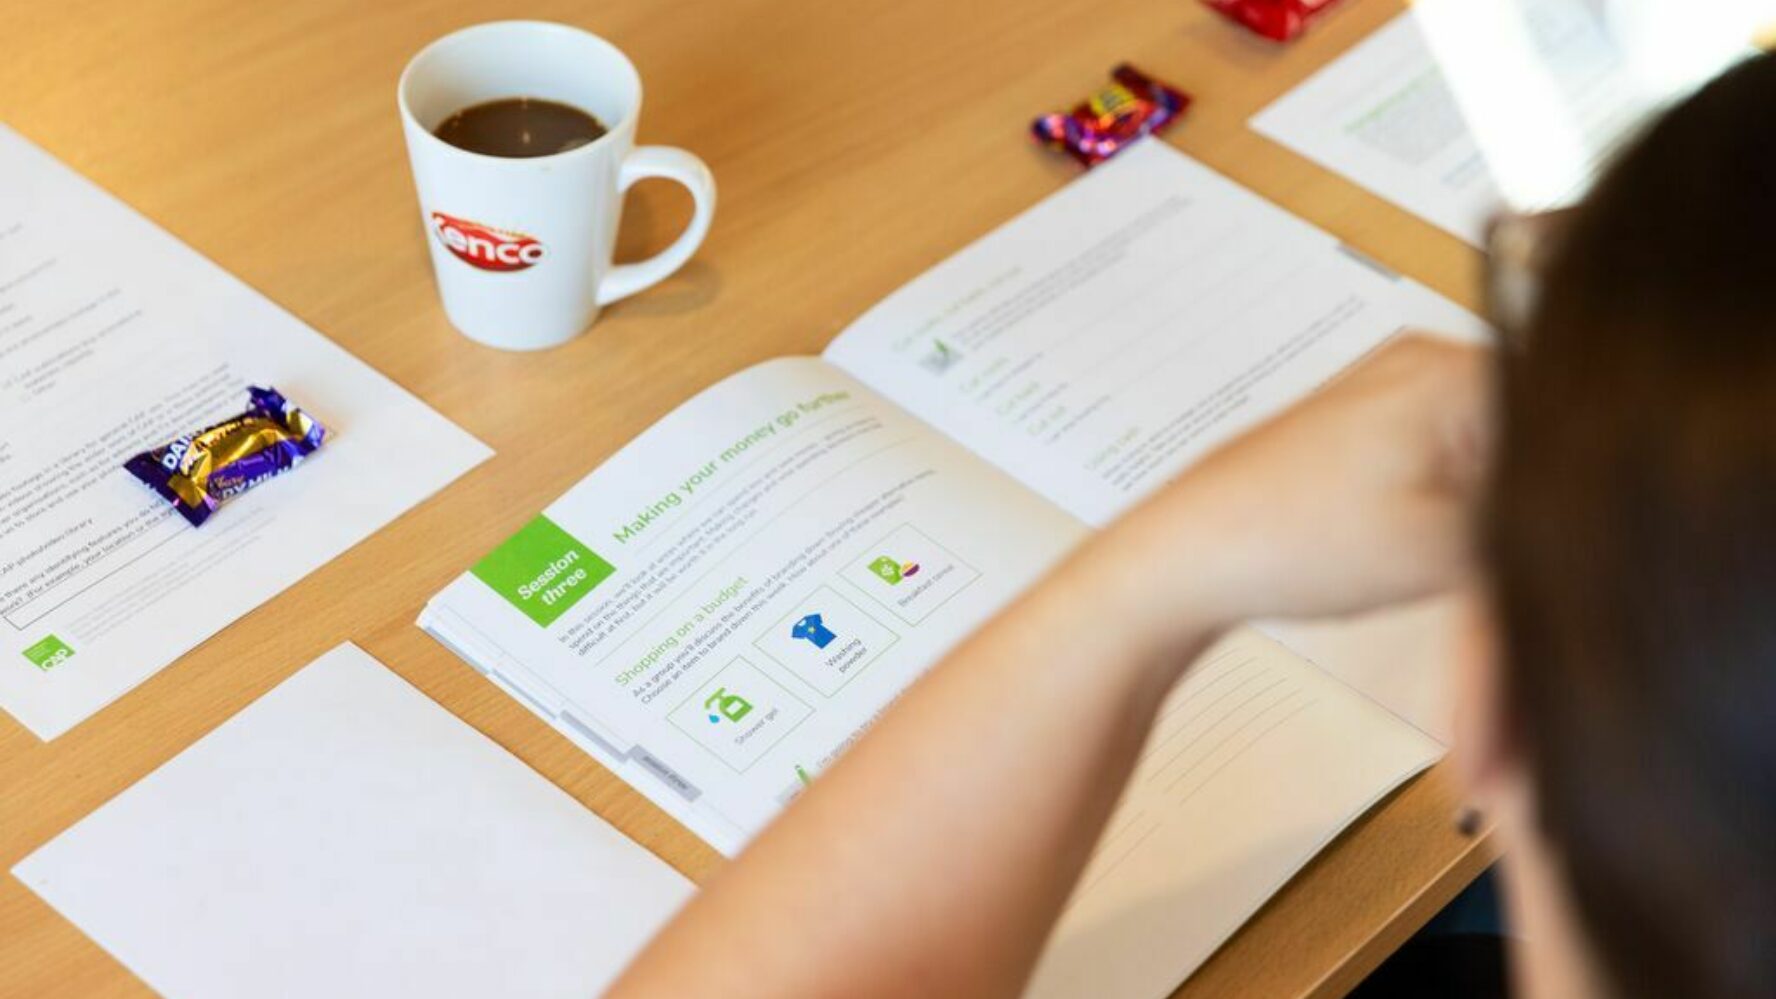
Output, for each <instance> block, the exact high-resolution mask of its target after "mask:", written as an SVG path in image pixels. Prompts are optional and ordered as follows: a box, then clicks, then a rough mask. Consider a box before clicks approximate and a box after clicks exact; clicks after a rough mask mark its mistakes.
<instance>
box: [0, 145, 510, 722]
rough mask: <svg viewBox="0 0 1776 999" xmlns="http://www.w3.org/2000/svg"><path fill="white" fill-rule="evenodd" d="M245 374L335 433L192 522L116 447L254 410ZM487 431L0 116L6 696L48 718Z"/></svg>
mask: <svg viewBox="0 0 1776 999" xmlns="http://www.w3.org/2000/svg"><path fill="white" fill-rule="evenodd" d="M249 384H254V385H269V386H272V387H275V388H277V389H278V390H280V391H281V392H283V394H284V395H286V396H287V397H288V398H289V399H290V400H291V401H292V402H293V403H295V404H296V405H298V406H300V407H301V408H302V409H303V410H304V411H306V412H307V413H309V414H310V415H311V416H312V417H314V418H315V419H317V420H319V421H320V422H321V424H322V425H323V426H325V427H326V429H327V432H328V440H327V442H326V443H325V445H324V446H323V447H322V448H321V449H320V450H319V451H318V452H316V453H315V454H313V455H312V456H311V457H310V458H309V459H308V460H307V461H306V462H305V463H304V464H303V465H302V466H301V467H300V468H297V469H295V470H293V471H291V472H289V473H288V474H286V475H283V476H280V477H278V478H276V479H273V480H271V481H268V482H265V483H264V484H262V485H260V486H258V487H256V488H254V489H253V490H252V491H250V492H247V493H245V494H243V495H241V496H239V497H238V498H237V499H235V500H233V501H231V502H229V503H228V504H226V505H225V506H223V507H222V508H221V510H220V511H219V512H218V513H216V514H215V515H214V516H213V517H211V518H210V519H209V521H207V522H206V523H205V524H204V525H203V526H202V527H196V528H194V527H192V526H191V525H189V524H187V523H186V522H185V521H184V520H183V519H181V518H180V516H179V515H178V514H177V513H176V512H175V511H174V509H173V508H172V506H171V505H170V504H169V503H168V502H167V501H166V500H163V499H162V498H160V497H159V496H157V495H155V494H154V493H153V492H151V491H150V490H149V489H148V488H147V487H146V486H145V485H143V484H142V483H141V482H140V481H138V480H137V479H136V478H134V477H133V476H131V475H130V474H129V473H128V472H126V471H125V470H124V468H123V462H124V460H125V459H126V458H128V457H130V456H131V455H134V454H137V453H139V452H142V451H145V450H147V449H149V448H153V447H159V446H161V445H165V444H167V443H169V442H171V441H172V440H174V439H175V438H177V437H179V436H181V435H183V434H187V433H191V432H193V431H196V430H198V429H200V428H202V427H205V426H208V425H210V424H212V423H215V422H216V421H218V420H221V419H224V418H227V417H229V416H232V415H235V414H237V413H240V412H242V411H244V410H245V409H246V408H247V404H248V397H247V392H246V387H247V386H248V385H249ZM490 453H491V452H490V451H488V449H487V448H486V447H485V446H484V445H482V444H481V443H480V442H478V441H476V440H475V439H474V438H473V437H471V436H470V435H469V434H468V433H466V432H465V431H463V430H462V429H461V428H459V427H457V426H456V425H454V424H452V423H451V422H450V421H448V420H446V419H445V418H444V417H442V416H440V415H439V414H438V413H436V412H434V411H433V410H432V409H430V408H429V407H427V406H426V404H425V403H423V402H421V401H420V400H418V399H416V398H414V397H413V396H412V395H410V394H408V393H407V392H406V391H404V390H403V389H401V388H400V386H398V385H395V384H394V383H393V382H391V381H389V380H388V379H387V378H385V377H383V376H382V375H380V374H378V373H377V372H376V371H375V370H373V369H372V368H370V367H369V366H368V365H366V364H364V363H363V362H361V361H359V360H357V359H356V358H354V357H352V356H351V355H350V354H348V353H346V352H345V351H344V350H342V349H340V347H339V346H338V345H336V344H334V343H333V342H332V341H330V340H328V339H327V338H326V337H324V336H322V335H321V334H319V333H317V332H315V331H314V330H313V329H311V328H310V327H308V326H307V325H305V324H303V323H302V322H301V321H300V320H298V319H296V318H295V317H294V316H291V315H290V314H289V313H287V312H285V311H283V310H282V309H280V308H278V307H277V306H276V305H274V304H273V303H272V302H270V301H268V300H267V299H266V298H265V297H264V296H262V295H260V294H258V293H257V292H255V291H253V290H252V289H251V288H248V287H247V286H246V285H244V284H242V283H241V282H240V281H238V280H236V279H235V278H233V277H232V276H230V275H229V274H227V273H226V272H224V271H223V270H222V269H221V268H219V267H217V266H216V265H214V264H212V263H211V262H209V261H208V260H205V259H204V258H203V257H202V256H199V255H198V254H197V253H196V252H194V251H192V249H191V248H190V247H187V246H186V245H184V244H183V243H181V242H179V241H178V240H177V239H175V238H173V236H171V235H170V234H168V233H167V232H165V231H164V230H162V229H160V228H158V227H157V226H155V225H154V224H153V223H151V222H149V221H148V220H147V219H145V218H143V217H142V216H140V215H138V214H136V213H135V212H134V211H132V210H131V209H130V208H129V207H128V206H126V205H124V204H123V203H122V202H119V201H118V200H116V199H115V198H112V197H111V196H110V195H108V194H106V193H105V192H103V191H101V190H99V189H98V188H97V187H95V186H94V185H92V184H91V183H89V182H88V181H86V180H85V179H83V178H82V177H80V176H79V175H78V174H76V173H74V172H73V171H71V170H69V169H68V168H67V167H65V166H63V165H62V164H61V163H59V162H57V161H56V160H55V159H54V158H53V157H51V156H50V155H49V154H47V153H45V152H44V151H42V150H40V149H38V148H37V147H36V146H33V145H31V144H30V143H29V142H27V141H25V140H24V139H23V138H21V137H20V136H19V135H18V134H17V133H15V132H12V131H10V130H8V129H6V128H5V127H4V126H0V708H4V709H5V710H6V711H7V712H9V713H10V714H11V715H12V716H13V717H15V718H17V719H18V720H19V721H20V722H22V723H24V725H25V726H26V727H27V728H29V729H31V730H32V731H33V732H35V733H36V734H37V735H38V736H39V737H40V738H44V739H49V738H53V737H54V736H56V735H58V734H60V733H62V732H63V731H66V730H67V729H68V728H70V727H71V726H73V725H74V724H76V723H78V722H79V721H81V720H82V719H84V718H86V717H87V716H88V715H90V714H92V713H93V712H94V711H97V710H98V709H99V708H101V707H103V706H104V705H106V704H108V703H110V702H111V701H112V700H113V699H115V698H116V697H118V696H120V695H121V694H123V693H124V692H125V691H127V690H129V689H130V688H132V687H134V686H135V685H136V684H138V683H140V682H141V681H142V680H144V679H146V678H147V677H149V676H151V675H153V674H154V673H155V672H157V671H159V670H160V669H161V668H163V667H165V666H166V665H168V664H169V663H171V662H172V661H173V660H175V659H177V658H178V657H179V656H180V655H183V654H184V653H185V652H187V651H188V650H190V649H191V648H193V647H194V646H196V645H197V644H198V643H199V642H202V641H203V640H204V639H206V638H209V637H210V636H211V635H213V634H215V633H216V632H217V631H218V630H220V629H221V628H223V627H225V626H226V625H228V624H229V623H230V622H232V621H234V620H235V619H236V618H238V617H240V616H241V615H243V614H245V613H246V612H248V611H250V610H252V609H253V608H254V607H257V606H259V605H260V604H262V603H264V602H265V601H267V600H270V599H271V598H273V597H275V596H276V595H277V594H278V593H279V592H281V591H282V590H284V589H285V588H286V587H288V586H290V585H291V584H292V583H295V582H296V581H297V580H299V579H301V578H302V577H303V576H305V575H307V574H308V573H309V572H311V571H313V570H314V569H316V568H318V567H319V566H321V565H322V564H324V563H325V562H327V561H328V560H329V559H331V558H333V557H334V556H336V555H338V554H340V553H341V552H343V551H345V550H346V549H347V548H350V547H351V546H352V545H354V544H357V543H358V542H359V541H361V540H363V539H364V538H365V537H367V536H369V535H370V534H371V533H372V532H374V531H375V530H377V529H378V528H380V527H382V526H383V525H384V524H387V523H388V522H389V521H391V520H393V519H394V518H395V517H397V516H399V515H400V514H401V513H402V512H404V511H406V510H407V509H409V508H411V507H412V506H414V505H415V504H417V503H419V502H420V501H421V500H423V499H425V498H426V497H427V496H430V495H431V494H432V493H434V492H436V491H437V490H438V489H440V488H442V487H443V486H444V485H445V484H446V483H449V482H450V481H452V480H453V479H455V478H456V477H457V476H459V475H461V474H463V473H464V472H466V471H468V470H469V469H470V468H472V467H474V466H475V465H476V464H478V463H479V462H481V461H482V460H484V459H485V458H486V457H487V456H488V455H489V454H490Z"/></svg>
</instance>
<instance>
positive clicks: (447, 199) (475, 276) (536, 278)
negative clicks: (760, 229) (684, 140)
mask: <svg viewBox="0 0 1776 999" xmlns="http://www.w3.org/2000/svg"><path fill="white" fill-rule="evenodd" d="M397 103H398V105H399V107H400V111H401V125H402V130H403V131H404V132H405V134H406V137H407V155H408V159H409V160H410V162H411V163H412V166H413V184H414V187H415V188H416V190H417V193H418V194H419V209H420V211H419V221H420V224H421V226H422V228H423V233H422V234H421V235H422V236H423V238H424V239H425V241H426V243H427V249H428V250H429V251H430V253H431V257H432V272H433V273H434V274H435V275H437V279H438V296H439V297H440V298H441V299H443V302H444V314H445V315H446V316H448V317H449V318H450V322H451V324H452V325H454V326H455V327H456V328H457V329H459V330H461V331H462V332H463V333H464V334H466V335H467V336H469V337H470V338H471V339H474V340H478V341H480V342H481V343H485V344H488V345H490V346H494V347H501V348H504V349H506V350H536V349H539V348H543V347H553V346H555V345H557V344H562V343H566V342H567V341H568V340H571V339H573V338H574V337H575V336H577V335H578V334H580V333H581V332H583V331H584V330H585V329H586V328H587V327H589V326H591V325H592V323H593V321H595V320H596V319H597V318H598V313H599V310H600V309H602V308H603V307H604V306H606V305H609V304H611V303H612V302H615V301H617V300H618V299H621V298H625V297H627V296H629V295H633V294H635V293H636V292H638V291H641V290H642V289H644V288H647V287H649V286H650V285H652V284H654V283H655V282H657V281H659V280H661V279H662V278H665V277H666V276H667V275H669V274H671V273H672V272H674V271H676V270H678V269H679V268H680V267H682V266H684V264H685V262H686V261H688V260H690V258H691V254H693V253H695V252H696V250H697V247H698V246H700V245H701V244H702V242H703V237H704V235H705V234H707V233H708V231H709V221H710V219H711V218H712V217H713V216H714V214H715V180H714V179H713V178H712V177H710V175H709V168H708V167H706V166H704V165H703V161H702V160H699V159H697V157H695V156H692V155H691V154H690V153H687V152H685V151H684V150H682V149H668V148H666V147H663V146H639V147H638V146H636V145H635V129H636V116H637V115H639V114H640V112H641V103H642V101H641V80H640V78H639V77H638V76H637V75H636V73H635V67H634V66H633V65H632V64H631V63H630V62H629V60H628V59H627V58H625V57H624V55H623V53H622V52H620V51H618V50H617V49H616V47H615V46H613V45H611V44H610V43H609V42H607V41H605V40H603V39H602V38H599V37H597V36H596V35H592V34H589V33H587V32H584V31H581V30H580V29H578V28H570V27H568V26H566V25H561V24H547V23H544V22H541V21H499V22H495V23H492V24H479V25H475V26H474V27H470V28H464V29H462V30H460V31H457V32H455V33H453V34H449V35H445V36H444V37H443V38H440V39H438V40H437V41H435V42H433V43H432V44H430V45H428V46H426V47H425V48H424V49H423V50H421V51H420V53H419V54H418V55H416V56H414V57H413V61H412V62H409V63H408V64H407V69H406V71H405V72H403V73H402V74H401V83H400V86H399V88H398V90H397ZM519 125H522V126H523V127H521V128H517V127H516V126H519ZM471 126H472V127H471ZM533 126H534V127H533ZM502 130H503V131H502ZM508 133H509V134H508ZM508 140H512V141H508ZM648 177H664V178H667V179H670V180H674V181H677V182H678V183H680V184H683V185H684V186H685V187H686V188H688V189H689V190H690V193H691V198H692V201H693V202H694V203H695V210H694V211H693V213H692V215H691V221H690V224H689V225H687V226H685V231H684V232H683V233H682V234H681V235H680V236H679V237H678V239H677V240H676V241H675V242H673V244H672V245H671V246H669V247H667V248H666V249H665V250H663V251H661V252H660V253H659V254H658V255H656V256H654V257H651V258H649V259H647V260H641V261H637V262H635V263H622V264H619V263H616V262H614V261H613V260H612V259H611V255H612V251H613V250H614V249H615V247H616V242H617V226H618V223H619V220H620V219H621V216H622V210H623V196H624V192H626V191H627V190H629V188H630V187H631V186H632V185H634V184H635V183H637V182H638V181H640V180H643V179H644V178H648Z"/></svg>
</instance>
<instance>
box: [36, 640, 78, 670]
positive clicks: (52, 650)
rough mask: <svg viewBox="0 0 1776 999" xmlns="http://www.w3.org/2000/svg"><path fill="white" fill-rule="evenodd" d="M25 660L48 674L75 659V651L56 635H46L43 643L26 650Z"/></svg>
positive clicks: (40, 642)
mask: <svg viewBox="0 0 1776 999" xmlns="http://www.w3.org/2000/svg"><path fill="white" fill-rule="evenodd" d="M25 658H26V659H29V660H31V665H33V666H35V667H37V668H38V669H40V670H43V671H45V672H48V671H49V670H52V669H55V668H56V667H57V666H60V665H61V664H63V663H65V662H67V661H68V660H70V659H72V658H74V650H73V649H71V648H69V647H68V643H67V642H64V641H62V640H61V639H59V638H57V637H55V636H54V635H45V636H44V637H43V640H42V641H39V642H38V643H36V644H35V645H32V646H30V647H29V648H27V649H25Z"/></svg>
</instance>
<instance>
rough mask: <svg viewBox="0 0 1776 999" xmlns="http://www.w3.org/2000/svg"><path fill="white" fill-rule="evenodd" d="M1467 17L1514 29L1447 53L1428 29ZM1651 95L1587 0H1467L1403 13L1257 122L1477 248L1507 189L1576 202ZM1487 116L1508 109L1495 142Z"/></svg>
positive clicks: (1525, 204) (1525, 196)
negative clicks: (1455, 83) (1479, 128)
mask: <svg viewBox="0 0 1776 999" xmlns="http://www.w3.org/2000/svg"><path fill="white" fill-rule="evenodd" d="M1458 8H1459V9H1458ZM1445 10H1449V11H1451V15H1448V16H1446V15H1444V14H1443V13H1442V12H1443V11H1445ZM1483 10H1484V13H1482V11H1483ZM1470 15H1480V16H1481V17H1482V19H1483V20H1485V21H1487V22H1490V23H1492V24H1494V25H1495V26H1497V25H1498V24H1499V23H1500V22H1501V19H1503V24H1504V27H1505V29H1506V31H1505V34H1504V37H1497V38H1488V39H1487V40H1485V41H1481V40H1477V36H1474V35H1472V34H1471V33H1470V34H1469V35H1468V36H1466V41H1459V39H1458V40H1457V41H1452V43H1451V44H1449V45H1446V46H1444V47H1443V48H1444V49H1447V50H1449V52H1448V55H1450V56H1453V57H1454V58H1456V59H1457V61H1458V63H1459V65H1455V66H1450V65H1446V64H1445V63H1443V62H1442V61H1440V60H1439V58H1438V56H1440V55H1445V53H1444V52H1443V51H1441V50H1438V49H1435V48H1433V46H1432V45H1431V43H1430V42H1431V40H1430V39H1429V38H1428V37H1427V34H1426V31H1427V27H1437V26H1439V25H1441V24H1442V22H1443V21H1444V20H1449V21H1454V22H1457V23H1455V24H1453V25H1452V26H1451V27H1450V28H1449V29H1447V30H1448V31H1450V32H1458V33H1459V32H1461V31H1462V30H1463V26H1462V24H1461V23H1460V22H1462V21H1463V20H1464V19H1469V17H1470ZM1482 34H1485V33H1482ZM1469 62H1474V64H1473V65H1471V66H1470V65H1468V63H1469ZM1452 68H1453V69H1454V70H1455V71H1456V72H1457V74H1465V76H1462V75H1458V78H1459V79H1463V80H1465V83H1466V88H1467V91H1468V94H1467V97H1466V99H1465V100H1464V99H1463V95H1462V92H1461V91H1459V90H1457V89H1452V87H1451V80H1450V75H1449V71H1450V70H1451V69H1452ZM1651 104H1652V102H1651V101H1650V99H1649V98H1648V97H1647V96H1646V95H1645V94H1643V93H1642V92H1641V91H1640V90H1639V89H1638V88H1637V87H1636V86H1635V84H1634V81H1633V80H1632V79H1631V77H1630V76H1629V75H1628V74H1627V72H1626V71H1625V68H1624V66H1623V64H1622V61H1621V58H1620V54H1619V53H1618V52H1617V51H1616V49H1615V48H1614V47H1613V46H1612V44H1611V43H1610V40H1609V38H1608V36H1607V35H1606V33H1605V32H1604V31H1603V29H1602V27H1601V26H1600V25H1599V24H1598V22H1597V20H1596V12H1595V10H1592V9H1590V8H1589V7H1588V6H1587V5H1586V4H1583V3H1578V2H1575V0H1526V2H1524V3H1519V4H1506V3H1496V4H1468V3H1462V2H1460V0H1457V4H1456V5H1454V6H1452V5H1446V4H1444V5H1423V4H1421V5H1419V6H1418V7H1415V8H1414V9H1413V10H1408V11H1407V12H1405V13H1402V14H1400V15H1399V16H1398V17H1396V18H1394V19H1393V20H1392V21H1390V22H1388V23H1387V24H1386V25H1385V26H1383V27H1382V28H1380V29H1379V30H1377V31H1376V32H1375V33H1374V34H1372V35H1370V36H1369V37H1368V38H1366V39H1364V40H1363V41H1362V42H1360V43H1358V44H1357V45H1355V46H1353V47H1352V48H1351V49H1350V51H1348V52H1346V53H1345V54H1344V55H1342V56H1340V57H1338V58H1337V59H1335V60H1333V61H1332V62H1331V63H1330V64H1328V65H1327V66H1326V67H1325V68H1324V69H1322V70H1320V71H1319V72H1318V73H1316V74H1314V75H1313V76H1311V77H1309V78H1308V79H1307V80H1306V81H1305V82H1303V83H1302V84H1301V85H1300V86H1298V87H1296V88H1295V89H1294V90H1291V91H1290V92H1289V93H1287V94H1285V95H1284V96H1283V97H1282V98H1280V99H1278V100H1277V101H1276V102H1275V103H1273V104H1271V105H1270V106H1269V107H1267V108H1265V109H1264V110H1263V111H1261V112H1259V113H1258V114H1257V115H1256V116H1255V117H1253V119H1252V122H1251V124H1252V128H1253V129H1254V130H1255V131H1257V132H1259V133H1260V134H1262V135H1265V136H1267V137H1269V138H1271V139H1273V140H1275V141H1276V142H1278V143H1281V144H1282V145H1284V146H1287V147H1288V148H1290V149H1292V150H1294V151H1295V152H1297V153H1299V154H1300V155H1302V156H1305V157H1307V158H1308V159H1310V160H1313V161H1314V162H1315V163H1318V164H1320V165H1321V166H1323V167H1325V168H1327V169H1328V170H1331V171H1333V172H1335V173H1338V174H1341V175H1343V176H1344V177H1345V178H1347V179H1349V180H1351V181H1353V182H1354V183H1356V184H1358V185H1359V186H1361V187H1363V188H1366V189H1367V190H1369V191H1371V192H1372V193H1374V194H1376V195H1378V196H1380V197H1382V198H1384V199H1386V200H1388V201H1391V202H1393V203H1394V204H1396V205H1399V206H1400V207H1401V208H1404V209H1406V210H1407V211H1410V212H1412V213H1414V214H1416V215H1418V216H1420V217H1421V218H1423V219H1425V220H1426V221H1428V222H1430V223H1432V224H1434V225H1436V226H1438V227H1440V228H1442V229H1444V230H1446V231H1448V232H1449V233H1451V234H1452V235H1454V236H1456V237H1458V238H1460V239H1463V240H1466V241H1467V242H1469V243H1471V244H1473V245H1474V246H1480V245H1481V244H1482V243H1483V242H1484V240H1485V236H1486V225H1487V223H1488V221H1489V220H1490V219H1491V218H1492V216H1493V215H1494V214H1496V213H1497V212H1498V211H1499V210H1500V209H1501V208H1503V207H1504V205H1505V203H1506V202H1507V201H1509V202H1510V203H1511V204H1512V205H1513V206H1514V207H1517V208H1541V207H1546V206H1547V205H1549V204H1557V203H1562V202H1565V201H1570V200H1572V198H1573V197H1575V196H1576V195H1577V194H1578V193H1579V192H1580V191H1581V190H1582V189H1583V188H1584V187H1585V186H1587V185H1588V184H1589V182H1590V180H1591V178H1592V177H1593V176H1595V174H1596V172H1597V170H1598V169H1599V168H1600V166H1601V163H1602V162H1603V160H1605V159H1606V158H1607V156H1608V154H1609V153H1610V152H1611V151H1612V150H1613V149H1614V148H1615V146H1616V144H1617V142H1619V141H1620V139H1621V137H1622V136H1623V135H1624V134H1627V133H1628V132H1629V131H1630V130H1631V127H1632V125H1633V123H1634V122H1635V121H1637V120H1639V118H1640V117H1641V116H1642V115H1644V114H1645V113H1646V111H1647V110H1648V109H1649V107H1650V106H1651ZM1476 114H1478V115H1480V116H1481V119H1480V121H1481V122H1482V123H1485V122H1492V121H1493V120H1495V119H1496V118H1497V117H1498V116H1499V115H1504V116H1505V119H1506V120H1504V121H1502V122H1499V123H1498V125H1497V127H1494V128H1493V129H1492V131H1491V133H1486V134H1488V135H1491V139H1490V141H1488V142H1486V143H1482V142H1481V141H1477V140H1476V131H1475V129H1474V127H1473V126H1474V125H1475V124H1476V119H1475V118H1474V115H1476ZM1483 127H1484V126H1483ZM1483 137H1485V136H1483ZM1501 171H1502V173H1501ZM1501 187H1502V188H1503V189H1504V190H1503V191H1502V192H1501V190H1500V189H1501Z"/></svg>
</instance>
